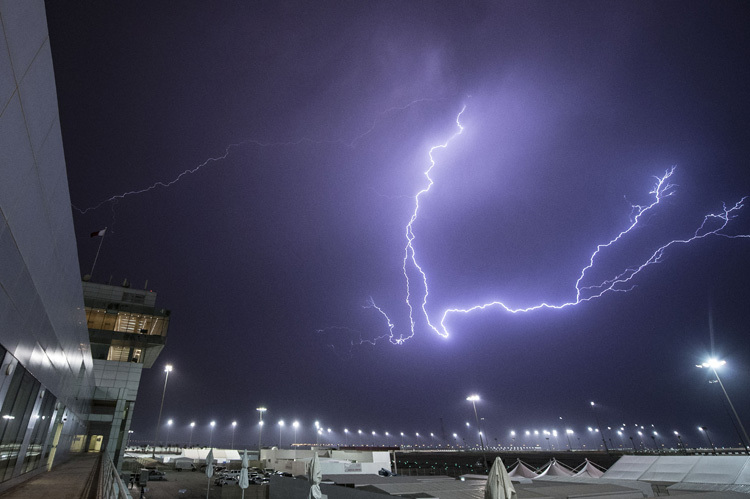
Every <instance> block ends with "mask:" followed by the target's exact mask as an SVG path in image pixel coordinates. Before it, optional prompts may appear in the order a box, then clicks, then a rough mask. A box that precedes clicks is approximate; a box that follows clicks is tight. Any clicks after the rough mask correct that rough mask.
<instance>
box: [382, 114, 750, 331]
mask: <svg viewBox="0 0 750 499" xmlns="http://www.w3.org/2000/svg"><path fill="white" fill-rule="evenodd" d="M465 110H466V106H464V107H463V108H462V109H461V111H460V112H459V113H458V116H457V117H456V126H457V127H458V131H457V132H455V133H454V134H453V135H451V136H450V138H448V140H446V141H445V142H444V143H443V144H440V145H437V146H434V147H432V148H431V149H430V150H429V153H428V156H429V167H428V168H427V170H426V171H425V172H424V175H425V177H426V178H427V181H428V183H427V186H426V187H424V188H423V189H422V190H420V191H418V192H417V194H416V195H415V196H414V211H413V212H412V214H411V218H410V219H409V222H408V223H407V224H406V246H405V250H404V259H403V266H402V269H403V275H404V279H405V283H406V297H405V301H406V305H407V308H408V310H409V322H410V328H409V332H408V334H400V335H399V336H396V335H395V334H394V328H395V326H394V324H393V322H392V321H391V319H390V318H389V317H388V315H387V314H386V312H385V311H384V310H383V309H382V308H380V307H378V306H377V305H376V304H375V302H374V301H373V300H372V298H370V308H374V309H376V310H377V311H378V312H379V313H380V314H381V315H382V316H383V317H384V318H385V320H386V321H387V324H388V334H387V335H384V336H381V337H380V338H383V337H388V339H389V341H390V342H391V343H393V344H396V345H401V344H403V343H404V342H405V341H406V340H408V339H410V338H412V337H413V336H414V334H415V328H416V322H415V319H414V311H415V308H416V309H419V310H421V313H422V315H423V316H424V319H425V322H426V325H427V327H428V328H429V329H431V330H432V331H433V332H434V333H436V334H437V335H439V336H441V337H443V338H447V337H448V336H449V335H450V331H449V330H448V326H447V325H446V321H447V320H448V318H449V317H450V316H451V315H454V314H459V313H460V314H469V313H471V312H475V311H477V310H485V309H487V308H493V307H499V308H501V309H503V310H505V311H506V312H509V313H511V314H519V313H526V312H533V311H536V310H541V309H555V310H561V309H564V308H567V307H572V306H575V305H579V304H581V303H583V302H588V301H591V300H595V299H597V298H601V297H602V296H604V295H606V294H608V293H612V292H627V291H630V290H632V289H633V288H634V287H635V284H634V280H635V278H636V277H637V276H638V275H639V274H641V273H642V272H643V271H644V270H645V269H646V268H647V267H649V266H651V265H654V264H658V263H660V262H662V261H663V259H664V257H665V253H666V252H667V250H669V249H670V248H672V247H676V246H680V245H687V244H690V243H693V242H696V241H698V240H701V239H706V238H708V237H712V236H713V237H723V238H728V239H741V238H750V234H729V233H727V232H726V231H725V229H727V227H728V225H729V224H730V222H731V221H732V220H733V219H735V218H736V217H737V216H738V215H739V213H740V211H741V210H742V209H743V208H744V204H745V202H746V201H747V199H748V197H747V196H745V197H743V198H742V199H740V200H739V201H737V202H736V203H735V204H734V205H731V206H727V205H726V204H724V205H723V208H722V210H721V211H720V212H717V213H709V214H707V215H705V216H704V217H703V220H702V222H701V224H700V225H699V226H698V228H697V229H696V230H695V232H694V233H693V234H692V236H690V237H686V238H683V239H673V240H671V241H669V242H667V243H666V244H664V245H662V246H659V247H658V248H657V249H656V250H655V251H654V252H653V253H651V255H650V256H648V258H646V259H645V260H644V261H642V262H641V263H639V264H637V265H634V266H630V267H627V268H625V269H624V270H621V271H619V272H618V273H615V274H614V275H611V276H610V277H608V278H607V279H604V280H602V281H598V282H589V279H588V276H587V273H588V272H589V271H591V270H592V269H593V268H594V267H595V266H596V262H597V259H598V258H599V256H600V255H601V254H602V253H603V252H604V251H606V250H608V249H611V248H613V247H615V246H616V245H617V243H618V242H620V241H622V240H623V239H625V238H626V237H627V236H628V235H629V234H631V233H632V232H633V231H634V230H635V229H636V228H637V227H638V226H639V225H642V220H643V219H644V217H646V216H647V215H649V214H650V213H651V212H653V211H655V210H656V209H657V207H658V206H659V204H661V203H662V202H663V201H664V200H665V199H666V198H668V197H671V196H673V195H674V194H675V192H676V191H675V186H674V184H672V183H670V180H671V179H672V176H673V175H674V172H675V167H671V168H669V169H668V170H667V171H666V172H665V173H664V175H662V176H661V177H655V179H656V182H655V184H654V187H653V188H652V189H651V191H649V194H650V195H651V202H650V203H649V204H646V205H638V204H631V210H632V211H631V222H630V224H629V225H628V226H627V227H626V228H625V229H623V230H622V231H620V232H619V233H618V234H617V235H616V236H614V237H613V238H611V239H610V240H609V241H607V242H606V243H601V244H598V245H597V246H596V248H595V250H594V251H593V252H592V253H591V255H590V256H589V258H588V264H586V265H585V266H584V267H583V268H582V269H581V273H580V275H579V277H578V279H577V280H576V281H575V284H574V286H573V288H574V290H575V293H574V298H573V299H572V300H570V301H567V302H563V303H557V304H554V303H547V302H545V301H542V302H539V303H535V304H532V305H528V306H526V307H518V308H514V307H511V306H509V305H507V304H505V303H504V302H502V301H491V302H488V303H483V304H479V305H473V306H470V307H467V308H448V309H446V310H445V311H444V312H443V314H442V317H441V318H440V322H439V325H438V326H435V325H434V324H433V322H432V320H431V319H430V315H429V313H428V312H427V299H428V296H429V288H428V285H427V274H426V273H425V271H424V269H423V268H422V267H421V266H420V265H419V263H418V262H417V256H416V250H415V244H414V240H415V235H414V222H415V221H416V220H417V217H418V215H419V199H420V197H421V196H423V195H425V194H427V193H428V192H429V191H430V188H431V187H432V185H433V183H434V182H433V180H432V178H431V177H430V172H431V171H432V169H433V168H434V167H435V159H434V157H433V153H434V152H435V151H436V150H437V149H445V148H447V147H448V144H449V143H450V142H451V141H453V139H455V138H456V137H458V136H459V135H461V134H462V133H463V131H464V127H463V126H462V125H461V121H460V119H461V115H462V114H463V113H464V111H465ZM409 271H411V272H413V273H416V274H418V275H419V276H421V278H422V280H421V287H422V289H423V292H422V293H421V296H420V298H417V300H416V301H417V302H419V303H418V304H415V303H413V300H414V299H413V296H412V295H413V294H416V292H414V293H413V289H412V284H411V280H410V278H409Z"/></svg>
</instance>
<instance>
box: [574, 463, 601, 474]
mask: <svg viewBox="0 0 750 499" xmlns="http://www.w3.org/2000/svg"><path fill="white" fill-rule="evenodd" d="M580 468H581V469H580V470H578V471H576V473H575V474H574V475H573V476H574V477H581V476H585V477H591V478H600V477H601V476H602V475H603V474H604V471H603V470H602V469H600V468H599V467H597V465H595V464H594V463H592V462H591V461H589V460H588V459H586V460H585V461H584V462H583V465H581V466H580Z"/></svg>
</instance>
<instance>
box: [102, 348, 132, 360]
mask: <svg viewBox="0 0 750 499" xmlns="http://www.w3.org/2000/svg"><path fill="white" fill-rule="evenodd" d="M129 354H130V348H129V347H114V346H113V347H109V353H108V354H107V360H116V361H118V362H127V361H128V355H129Z"/></svg>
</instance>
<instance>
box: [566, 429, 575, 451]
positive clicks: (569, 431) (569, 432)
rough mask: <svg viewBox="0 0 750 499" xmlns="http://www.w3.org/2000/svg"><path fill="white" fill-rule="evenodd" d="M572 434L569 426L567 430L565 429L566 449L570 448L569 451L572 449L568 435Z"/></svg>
mask: <svg viewBox="0 0 750 499" xmlns="http://www.w3.org/2000/svg"><path fill="white" fill-rule="evenodd" d="M572 434H573V430H571V429H570V428H568V429H567V430H565V436H566V437H568V449H570V450H571V451H572V450H573V446H572V445H570V436H571V435H572Z"/></svg>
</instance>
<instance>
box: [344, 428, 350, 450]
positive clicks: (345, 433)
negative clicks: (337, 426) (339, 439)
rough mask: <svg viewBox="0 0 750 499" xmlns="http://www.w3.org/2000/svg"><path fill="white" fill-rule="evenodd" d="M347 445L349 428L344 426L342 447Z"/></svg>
mask: <svg viewBox="0 0 750 499" xmlns="http://www.w3.org/2000/svg"><path fill="white" fill-rule="evenodd" d="M348 445H349V430H348V429H347V428H344V447H347V446H348Z"/></svg>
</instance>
